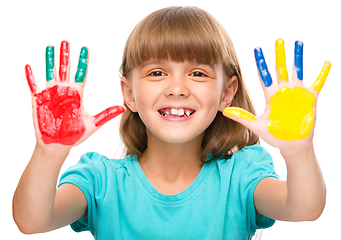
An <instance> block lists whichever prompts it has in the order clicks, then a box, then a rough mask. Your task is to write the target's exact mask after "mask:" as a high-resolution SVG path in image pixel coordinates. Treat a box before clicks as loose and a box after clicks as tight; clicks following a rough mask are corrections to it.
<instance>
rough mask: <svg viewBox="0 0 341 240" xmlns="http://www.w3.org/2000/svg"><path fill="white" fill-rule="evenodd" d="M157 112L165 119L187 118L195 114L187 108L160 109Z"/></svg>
mask: <svg viewBox="0 0 341 240" xmlns="http://www.w3.org/2000/svg"><path fill="white" fill-rule="evenodd" d="M158 112H159V113H160V114H161V115H162V116H165V117H172V118H179V117H189V116H191V115H192V114H194V113H195V110H193V109H189V108H161V109H159V110H158Z"/></svg>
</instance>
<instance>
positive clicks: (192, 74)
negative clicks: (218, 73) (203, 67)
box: [190, 71, 207, 77]
mask: <svg viewBox="0 0 341 240" xmlns="http://www.w3.org/2000/svg"><path fill="white" fill-rule="evenodd" d="M190 76H192V77H207V75H206V74H204V73H202V72H198V71H197V72H193V73H191V74H190Z"/></svg>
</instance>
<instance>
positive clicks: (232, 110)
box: [224, 107, 256, 121]
mask: <svg viewBox="0 0 341 240" xmlns="http://www.w3.org/2000/svg"><path fill="white" fill-rule="evenodd" d="M224 113H225V114H226V115H228V116H232V117H238V118H241V119H244V120H247V121H256V117H255V116H254V115H253V114H252V113H249V112H248V111H245V110H244V109H242V108H237V107H229V108H225V110H224Z"/></svg>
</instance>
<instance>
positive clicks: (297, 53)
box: [295, 41, 303, 80]
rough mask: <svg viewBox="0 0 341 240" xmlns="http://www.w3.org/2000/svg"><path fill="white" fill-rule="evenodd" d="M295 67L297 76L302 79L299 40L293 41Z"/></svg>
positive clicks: (301, 44) (300, 45)
mask: <svg viewBox="0 0 341 240" xmlns="http://www.w3.org/2000/svg"><path fill="white" fill-rule="evenodd" d="M295 69H296V73H297V78H298V79H299V80H303V43H302V42H301V41H296V42H295Z"/></svg>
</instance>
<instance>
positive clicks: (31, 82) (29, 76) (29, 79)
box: [25, 65, 37, 94]
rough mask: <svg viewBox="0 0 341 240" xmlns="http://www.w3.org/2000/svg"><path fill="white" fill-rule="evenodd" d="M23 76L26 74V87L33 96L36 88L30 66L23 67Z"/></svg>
mask: <svg viewBox="0 0 341 240" xmlns="http://www.w3.org/2000/svg"><path fill="white" fill-rule="evenodd" d="M25 74H26V79H27V83H28V86H29V87H30V90H31V93H32V94H35V93H36V91H37V86H36V84H35V82H34V77H33V73H32V70H31V67H30V65H26V66H25Z"/></svg>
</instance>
